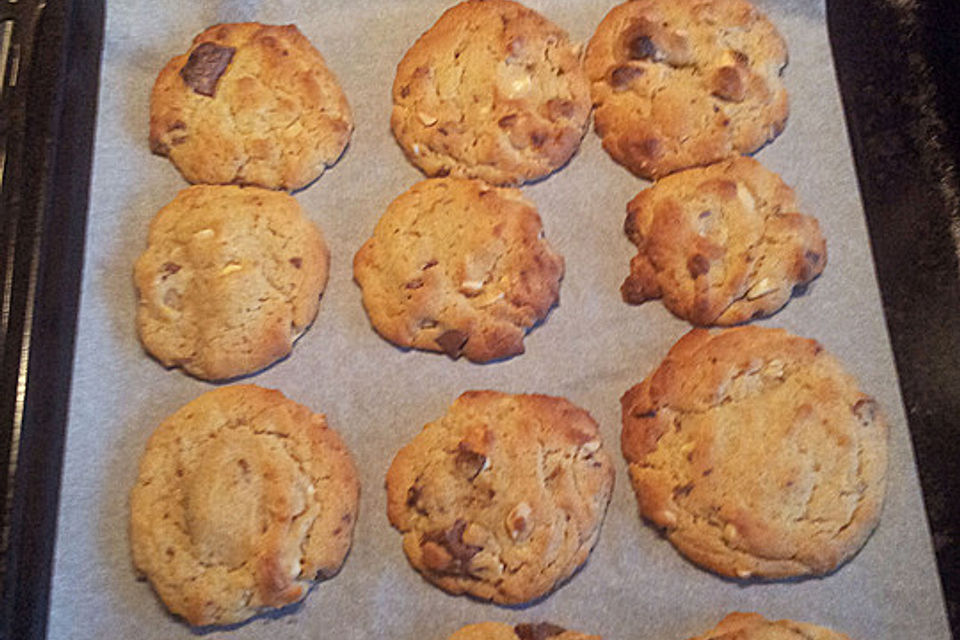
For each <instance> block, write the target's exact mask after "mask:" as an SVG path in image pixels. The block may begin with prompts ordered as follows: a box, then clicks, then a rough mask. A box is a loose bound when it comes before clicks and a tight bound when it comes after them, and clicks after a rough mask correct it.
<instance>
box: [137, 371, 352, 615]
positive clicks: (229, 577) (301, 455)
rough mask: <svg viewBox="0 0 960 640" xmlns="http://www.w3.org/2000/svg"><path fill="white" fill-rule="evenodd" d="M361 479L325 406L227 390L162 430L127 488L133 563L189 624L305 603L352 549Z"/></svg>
mask: <svg viewBox="0 0 960 640" xmlns="http://www.w3.org/2000/svg"><path fill="white" fill-rule="evenodd" d="M359 492H360V485H359V483H358V481H357V474H356V470H355V469H354V466H353V462H352V461H351V459H350V455H349V453H348V452H347V450H346V448H345V447H344V444H343V442H342V441H341V440H340V437H339V436H338V435H337V434H336V433H335V432H334V431H333V430H332V429H330V428H328V427H327V424H326V420H325V419H324V417H323V415H321V414H314V413H311V412H310V410H308V409H307V408H306V407H303V406H301V405H299V404H297V403H295V402H293V401H292V400H288V399H287V398H285V397H284V396H283V394H281V393H280V392H279V391H271V390H268V389H262V388H260V387H255V386H252V385H240V386H233V387H223V388H220V389H216V390H214V391H210V392H208V393H205V394H204V395H202V396H200V397H199V398H197V399H195V400H194V401H192V402H190V403H188V404H187V405H185V406H184V407H182V408H181V409H180V410H179V411H177V412H176V413H174V414H173V415H171V416H170V417H168V418H167V419H166V420H164V421H163V423H162V424H161V425H160V426H159V427H157V429H156V431H154V432H153V435H152V436H150V440H149V442H148V443H147V448H146V451H145V452H144V454H143V457H142V458H141V460H140V474H139V477H138V478H137V483H136V485H135V486H134V488H133V491H132V493H131V495H130V514H131V515H130V544H131V548H132V551H133V563H134V565H135V566H136V569H137V571H139V572H140V573H141V574H142V575H143V576H145V577H146V578H147V579H148V580H149V581H150V583H151V584H152V585H153V588H154V589H155V590H156V592H157V594H158V595H159V596H160V598H161V599H162V600H163V602H164V604H166V605H167V608H168V609H170V611H171V612H173V613H175V614H176V615H179V616H182V617H183V618H185V619H186V620H187V622H189V623H190V624H192V625H198V626H200V625H223V624H231V623H235V622H241V621H243V620H246V619H247V618H250V617H251V616H254V615H256V614H257V613H259V612H261V611H264V610H266V609H270V608H276V607H283V606H285V605H288V604H290V603H293V602H296V601H298V600H300V599H302V598H303V597H304V596H305V595H306V593H307V590H308V589H309V588H310V585H311V583H312V581H314V580H316V579H319V578H328V577H330V576H332V575H334V574H335V573H336V572H337V571H338V570H339V569H340V565H341V564H342V563H343V560H344V557H345V556H346V554H347V551H348V549H349V548H350V540H351V537H352V535H353V525H354V522H355V520H356V514H357V500H358V497H359Z"/></svg>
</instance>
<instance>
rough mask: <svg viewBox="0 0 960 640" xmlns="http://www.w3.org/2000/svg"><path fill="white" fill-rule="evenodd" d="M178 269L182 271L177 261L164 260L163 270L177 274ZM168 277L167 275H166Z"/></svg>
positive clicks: (170, 273)
mask: <svg viewBox="0 0 960 640" xmlns="http://www.w3.org/2000/svg"><path fill="white" fill-rule="evenodd" d="M177 271H180V265H178V264H177V263H176V262H164V263H163V272H164V273H166V274H169V275H173V274H175V273H176V272H177ZM164 278H166V276H164Z"/></svg>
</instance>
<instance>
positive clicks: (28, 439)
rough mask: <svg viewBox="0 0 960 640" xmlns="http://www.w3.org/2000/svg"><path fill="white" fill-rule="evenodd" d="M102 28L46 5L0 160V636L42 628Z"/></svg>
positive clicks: (81, 7)
mask: <svg viewBox="0 0 960 640" xmlns="http://www.w3.org/2000/svg"><path fill="white" fill-rule="evenodd" d="M103 24H104V3H103V0H99V1H97V0H75V1H74V0H64V1H63V2H56V1H50V2H48V3H47V5H46V7H45V9H44V12H43V14H42V18H41V20H40V22H39V23H38V30H37V32H36V37H35V40H34V46H33V55H32V59H31V61H30V64H29V66H28V67H27V69H28V70H27V74H28V75H27V76H26V85H24V86H26V87H27V95H26V105H25V106H26V122H25V124H26V134H25V138H24V139H25V140H26V144H25V145H23V148H22V151H23V153H22V155H21V156H19V157H12V158H8V165H10V163H11V162H12V163H17V162H19V163H20V166H21V168H22V170H21V172H20V175H21V178H22V180H21V186H20V188H19V194H14V195H13V196H12V197H19V201H20V204H21V205H22V206H21V207H20V208H19V216H20V221H19V224H18V226H17V234H16V238H15V245H14V247H13V249H12V251H13V252H14V253H15V254H16V260H15V264H16V265H17V266H22V265H29V266H28V267H27V268H26V269H23V268H20V269H17V268H16V267H15V271H14V273H12V274H9V273H7V272H6V268H7V261H6V260H4V270H5V272H4V274H3V275H4V276H8V275H12V277H13V283H14V284H13V291H12V295H11V296H10V302H11V303H12V304H11V310H12V312H13V313H14V314H15V315H16V317H11V322H10V326H11V327H15V328H18V329H19V330H20V332H19V335H14V334H12V333H7V334H6V335H5V336H4V342H5V344H4V347H5V348H4V352H3V356H4V358H3V362H2V366H0V376H2V378H0V384H2V390H3V394H4V396H3V397H4V398H13V399H14V404H13V406H9V405H8V404H7V403H6V402H5V403H4V413H3V415H2V416H0V420H2V422H0V430H2V432H3V433H2V435H3V437H4V438H5V439H6V442H7V443H9V444H13V445H15V447H14V448H13V450H14V451H15V452H16V455H15V456H11V457H10V459H9V460H3V461H2V463H3V466H4V470H5V471H8V474H5V475H6V482H7V483H9V486H7V492H6V503H5V505H4V506H5V510H4V514H3V515H4V517H5V518H4V523H5V525H6V527H5V530H4V532H5V534H6V536H5V542H6V553H5V554H4V565H3V566H4V575H3V600H2V607H3V608H2V610H0V611H2V615H0V637H4V638H10V639H11V640H12V639H14V638H16V639H18V640H19V639H24V640H26V639H29V638H43V637H44V635H45V630H46V622H47V611H48V606H49V594H50V579H51V571H52V559H53V551H54V544H55V540H56V521H57V512H58V498H59V492H60V476H61V467H62V463H63V445H64V436H65V434H64V429H65V426H66V421H67V408H68V406H69V395H70V384H71V376H72V367H73V353H74V340H75V334H76V321H77V312H78V304H79V296H80V283H81V273H82V267H83V249H84V238H85V231H86V219H87V204H88V195H89V188H90V169H91V164H92V155H93V137H94V131H95V122H96V101H97V95H98V89H99V84H98V81H99V69H100V53H101V50H102V38H103ZM4 195H5V196H7V195H9V194H4ZM11 209H12V208H11ZM9 246H10V245H7V247H5V249H6V250H7V251H10V249H9V248H8V247H9ZM18 302H20V304H18ZM16 347H19V348H16ZM24 369H25V371H26V376H24V375H23V371H24ZM11 392H12V394H11ZM8 394H10V395H8ZM11 409H12V412H10V410H11ZM16 445H18V446H16Z"/></svg>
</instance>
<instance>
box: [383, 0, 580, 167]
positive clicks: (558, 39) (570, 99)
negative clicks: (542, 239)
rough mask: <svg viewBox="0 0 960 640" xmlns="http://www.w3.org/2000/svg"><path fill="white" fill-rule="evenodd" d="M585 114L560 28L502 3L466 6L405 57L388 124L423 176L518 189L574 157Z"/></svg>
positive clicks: (576, 61)
mask: <svg viewBox="0 0 960 640" xmlns="http://www.w3.org/2000/svg"><path fill="white" fill-rule="evenodd" d="M590 108H591V103H590V86H589V83H588V82H587V79H586V76H585V75H584V74H583V71H582V69H581V66H580V58H579V48H578V47H576V46H574V45H573V44H571V43H570V41H569V39H568V37H567V34H566V32H565V31H563V30H562V29H560V28H559V27H557V26H556V25H554V24H553V23H551V22H550V21H549V20H547V19H546V18H544V17H543V16H541V15H540V14H538V13H536V12H535V11H532V10H530V9H528V8H526V7H524V6H522V5H520V4H518V3H515V2H510V1H509V0H482V1H480V0H469V1H467V2H463V3H461V4H458V5H456V6H455V7H453V8H451V9H449V10H448V11H447V12H446V13H444V14H443V15H442V16H441V17H440V19H439V20H438V21H437V22H436V24H434V25H433V27H431V28H430V29H429V30H428V31H427V32H426V33H424V34H423V35H422V36H421V37H420V38H419V39H418V40H417V42H416V43H415V44H414V45H413V46H412V47H411V48H410V50H409V51H407V53H406V55H405V56H404V57H403V60H402V61H401V62H400V64H399V65H398V67H397V75H396V79H395V80H394V84H393V115H392V117H391V121H390V122H391V126H392V128H393V133H394V136H396V139H397V141H398V142H399V143H400V146H401V147H402V148H403V150H404V153H405V154H406V155H407V158H409V160H410V161H411V162H412V163H413V164H415V165H416V166H417V167H419V168H420V169H421V170H422V171H423V172H424V173H426V174H427V175H428V176H443V175H448V174H449V175H452V176H458V177H469V178H481V179H483V180H486V181H487V182H489V183H491V184H500V185H517V184H522V183H524V182H529V181H532V180H536V179H538V178H542V177H543V176H546V175H548V174H550V173H552V172H553V171H555V170H556V169H558V168H560V167H561V166H563V165H564V164H565V163H566V162H567V161H568V160H569V159H570V157H571V156H573V154H574V153H575V152H576V150H577V149H578V148H579V146H580V140H581V139H582V138H583V134H584V133H585V132H586V127H587V121H588V118H589V116H590Z"/></svg>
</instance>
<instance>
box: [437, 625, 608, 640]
mask: <svg viewBox="0 0 960 640" xmlns="http://www.w3.org/2000/svg"><path fill="white" fill-rule="evenodd" d="M450 640H601V637H600V636H588V635H586V634H583V633H580V632H578V631H570V630H569V629H563V628H562V627H558V626H557V625H553V624H550V623H544V622H541V623H532V624H531V623H521V624H517V625H509V624H504V623H502V622H479V623H477V624H468V625H467V626H465V627H462V628H461V629H459V630H458V631H457V632H456V633H454V634H453V635H452V636H450Z"/></svg>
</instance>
